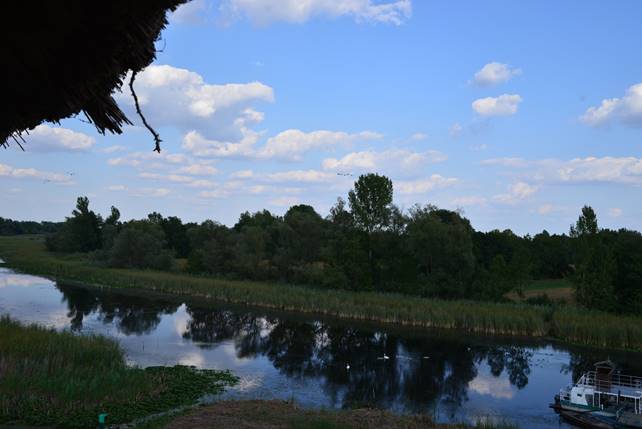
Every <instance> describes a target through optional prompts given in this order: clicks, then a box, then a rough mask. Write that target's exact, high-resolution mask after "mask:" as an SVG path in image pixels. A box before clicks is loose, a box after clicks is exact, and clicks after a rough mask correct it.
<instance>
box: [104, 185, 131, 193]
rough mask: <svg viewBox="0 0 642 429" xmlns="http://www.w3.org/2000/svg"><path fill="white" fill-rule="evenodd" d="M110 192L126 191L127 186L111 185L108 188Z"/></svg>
mask: <svg viewBox="0 0 642 429" xmlns="http://www.w3.org/2000/svg"><path fill="white" fill-rule="evenodd" d="M107 190H108V191H113V192H118V191H126V190H127V186H125V185H111V186H107Z"/></svg>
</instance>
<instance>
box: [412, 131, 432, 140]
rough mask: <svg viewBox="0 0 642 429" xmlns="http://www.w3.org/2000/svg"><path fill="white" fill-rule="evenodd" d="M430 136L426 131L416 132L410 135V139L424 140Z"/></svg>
mask: <svg viewBox="0 0 642 429" xmlns="http://www.w3.org/2000/svg"><path fill="white" fill-rule="evenodd" d="M427 138H428V134H426V133H414V134H413V135H411V136H410V140H414V141H422V140H426V139H427Z"/></svg>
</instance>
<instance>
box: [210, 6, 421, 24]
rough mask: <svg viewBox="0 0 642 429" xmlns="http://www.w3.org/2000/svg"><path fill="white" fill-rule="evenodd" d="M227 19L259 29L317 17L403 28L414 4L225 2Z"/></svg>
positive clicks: (223, 7) (223, 11)
mask: <svg viewBox="0 0 642 429" xmlns="http://www.w3.org/2000/svg"><path fill="white" fill-rule="evenodd" d="M220 10H221V12H222V13H223V16H224V19H227V20H232V19H235V18H239V17H244V18H248V19H249V20H250V21H251V22H253V23H254V24H256V25H261V26H263V25H269V24H271V23H273V22H277V21H285V22H290V23H303V22H306V21H307V20H309V19H311V18H314V17H317V16H323V17H329V18H338V17H341V16H349V17H352V18H353V19H354V20H355V21H356V22H373V23H386V24H392V25H401V24H402V23H403V22H404V21H405V20H406V19H408V18H410V16H411V14H412V2H411V0H394V1H393V0H389V1H373V0H223V2H222V4H221V6H220Z"/></svg>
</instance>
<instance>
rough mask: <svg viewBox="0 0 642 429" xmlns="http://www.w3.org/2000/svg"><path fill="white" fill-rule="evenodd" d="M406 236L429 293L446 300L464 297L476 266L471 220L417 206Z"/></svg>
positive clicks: (411, 216) (420, 275) (443, 211)
mask: <svg viewBox="0 0 642 429" xmlns="http://www.w3.org/2000/svg"><path fill="white" fill-rule="evenodd" d="M406 233H407V240H408V246H409V249H410V254H411V255H412V256H413V257H414V258H415V260H416V261H417V267H418V271H419V278H421V279H423V281H424V283H425V284H426V286H427V288H428V292H429V293H430V294H433V295H437V296H440V297H444V298H463V297H465V296H466V295H467V292H468V288H469V286H470V284H471V280H472V275H473V272H474V267H475V257H474V254H473V241H472V234H473V230H472V227H471V226H470V222H469V221H468V219H466V218H463V217H461V216H460V215H459V213H457V212H453V211H449V210H440V209H438V208H436V207H435V206H431V205H427V206H424V207H421V206H415V207H413V208H412V209H410V219H409V220H408V226H407V227H406Z"/></svg>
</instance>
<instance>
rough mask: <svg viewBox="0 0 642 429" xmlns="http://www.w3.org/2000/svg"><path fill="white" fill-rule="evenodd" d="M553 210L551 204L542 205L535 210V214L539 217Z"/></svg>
mask: <svg viewBox="0 0 642 429" xmlns="http://www.w3.org/2000/svg"><path fill="white" fill-rule="evenodd" d="M553 210H555V207H553V205H552V204H542V205H541V206H539V207H538V208H537V213H539V214H541V215H547V214H550V213H551V212H553Z"/></svg>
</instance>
